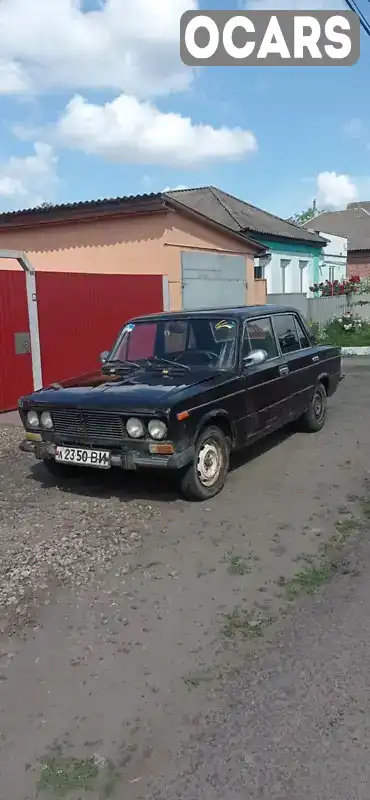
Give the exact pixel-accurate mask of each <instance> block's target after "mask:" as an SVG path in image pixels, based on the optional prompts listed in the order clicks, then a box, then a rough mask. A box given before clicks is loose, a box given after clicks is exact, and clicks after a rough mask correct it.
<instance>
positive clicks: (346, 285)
mask: <svg viewBox="0 0 370 800" xmlns="http://www.w3.org/2000/svg"><path fill="white" fill-rule="evenodd" d="M360 285H361V280H360V276H359V275H351V277H350V278H348V280H347V279H343V280H342V281H328V280H326V281H325V282H322V283H314V284H313V286H310V292H313V293H314V294H315V295H316V296H317V297H334V296H338V295H352V294H357V292H358V291H359V287H360Z"/></svg>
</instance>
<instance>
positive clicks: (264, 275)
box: [167, 186, 327, 294]
mask: <svg viewBox="0 0 370 800" xmlns="http://www.w3.org/2000/svg"><path fill="white" fill-rule="evenodd" d="M167 196H168V197H170V198H172V199H174V200H176V202H177V203H179V204H180V203H181V204H182V205H183V206H186V207H187V208H189V209H191V210H192V211H195V212H197V213H200V214H202V215H204V217H207V218H208V219H211V220H213V221H215V222H217V223H218V224H221V225H222V226H223V227H225V228H228V229H229V230H231V231H234V232H236V233H238V234H239V235H242V236H248V238H249V239H251V240H253V241H255V242H257V243H258V244H260V245H262V246H263V247H264V248H265V252H264V253H263V254H256V256H255V261H254V263H255V272H254V275H255V278H256V280H263V279H265V280H266V284H267V293H268V294H279V293H283V294H285V293H292V292H303V293H305V294H307V293H308V291H309V287H310V286H311V284H313V283H315V282H317V281H319V280H320V271H319V265H320V263H321V261H322V258H323V248H325V245H326V244H327V239H326V238H323V237H322V236H319V235H318V234H316V233H314V232H311V231H309V230H305V229H304V228H302V227H301V226H299V225H296V224H294V223H293V222H288V221H287V220H284V219H281V218H280V217H276V216H275V215H274V214H269V213H268V212H267V211H263V210H262V209H260V208H257V207H256V206H253V205H251V204H250V203H246V202H244V201H243V200H239V199H238V198H236V197H233V196H232V195H230V194H228V193H227V192H224V191H222V190H220V189H217V188H215V187H214V186H206V187H203V188H199V189H181V190H178V191H173V192H168V193H167Z"/></svg>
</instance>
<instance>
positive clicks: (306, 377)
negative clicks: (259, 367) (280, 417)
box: [273, 312, 320, 419]
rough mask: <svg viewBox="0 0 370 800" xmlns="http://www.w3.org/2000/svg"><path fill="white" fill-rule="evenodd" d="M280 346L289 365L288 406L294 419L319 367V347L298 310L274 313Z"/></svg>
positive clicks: (302, 408) (308, 396)
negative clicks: (296, 312) (312, 340)
mask: <svg viewBox="0 0 370 800" xmlns="http://www.w3.org/2000/svg"><path fill="white" fill-rule="evenodd" d="M273 327H274V331H275V334H276V338H277V341H278V344H279V350H280V353H281V355H282V357H283V358H284V360H285V363H286V365H287V368H288V374H287V400H286V402H287V410H288V414H289V417H290V418H291V419H293V418H296V417H298V416H300V414H303V412H304V411H305V410H306V408H307V406H308V404H309V402H310V399H311V397H312V393H313V389H314V385H315V382H316V379H317V375H318V372H319V369H320V364H319V356H318V355H317V348H316V347H314V346H313V345H312V344H311V342H310V341H309V338H308V335H307V332H306V331H305V329H304V326H303V325H302V322H301V320H300V318H299V315H298V314H295V313H294V312H290V313H282V314H276V315H274V316H273Z"/></svg>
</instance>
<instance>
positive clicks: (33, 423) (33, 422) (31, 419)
mask: <svg viewBox="0 0 370 800" xmlns="http://www.w3.org/2000/svg"><path fill="white" fill-rule="evenodd" d="M27 425H29V426H30V428H38V427H39V425H40V422H39V418H38V415H37V414H36V411H29V412H28V414H27Z"/></svg>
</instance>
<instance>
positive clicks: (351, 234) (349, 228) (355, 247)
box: [303, 200, 370, 278]
mask: <svg viewBox="0 0 370 800" xmlns="http://www.w3.org/2000/svg"><path fill="white" fill-rule="evenodd" d="M303 227H304V228H305V229H306V230H310V231H315V232H317V231H325V233H322V234H321V235H322V236H325V237H326V236H327V234H331V235H335V236H338V237H345V238H346V239H347V240H348V247H347V277H350V275H359V276H360V278H369V277H370V201H368V200H363V201H359V202H356V203H349V204H348V206H347V208H345V209H343V211H323V212H322V213H321V214H318V215H317V216H316V217H314V219H311V220H309V221H308V222H306V223H305V224H304V225H303Z"/></svg>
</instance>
